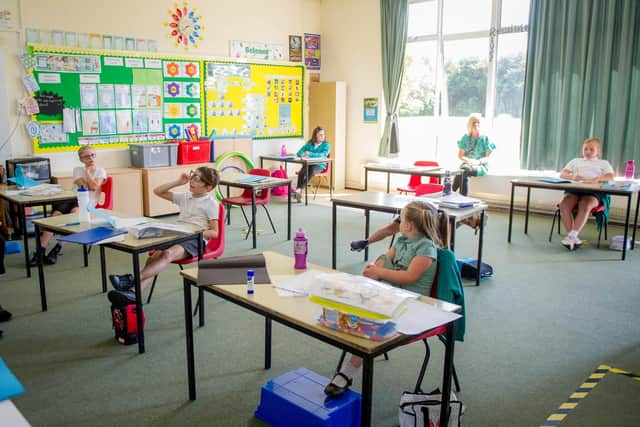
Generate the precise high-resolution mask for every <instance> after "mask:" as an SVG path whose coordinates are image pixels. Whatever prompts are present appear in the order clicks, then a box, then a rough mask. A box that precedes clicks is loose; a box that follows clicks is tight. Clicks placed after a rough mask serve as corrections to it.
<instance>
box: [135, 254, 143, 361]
mask: <svg viewBox="0 0 640 427" xmlns="http://www.w3.org/2000/svg"><path fill="white" fill-rule="evenodd" d="M132 256H133V278H134V287H135V290H136V313H137V316H136V318H137V324H138V353H140V354H142V353H144V325H143V323H142V291H141V290H140V254H138V253H137V252H134V253H133V254H132Z"/></svg>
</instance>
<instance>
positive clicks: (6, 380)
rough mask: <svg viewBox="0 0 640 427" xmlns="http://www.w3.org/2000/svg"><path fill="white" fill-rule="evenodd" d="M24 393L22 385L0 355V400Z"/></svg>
mask: <svg viewBox="0 0 640 427" xmlns="http://www.w3.org/2000/svg"><path fill="white" fill-rule="evenodd" d="M22 393H24V387H22V384H20V381H18V379H17V378H16V377H15V376H14V375H13V373H12V372H11V371H10V370H9V368H8V367H7V365H6V363H4V360H2V357H0V401H2V400H6V399H11V398H12V397H15V396H17V395H19V394H22Z"/></svg>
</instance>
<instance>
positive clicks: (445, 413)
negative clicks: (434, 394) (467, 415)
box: [440, 322, 455, 426]
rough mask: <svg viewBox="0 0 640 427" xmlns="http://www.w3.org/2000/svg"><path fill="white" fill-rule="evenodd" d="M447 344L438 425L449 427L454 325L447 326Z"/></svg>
mask: <svg viewBox="0 0 640 427" xmlns="http://www.w3.org/2000/svg"><path fill="white" fill-rule="evenodd" d="M446 336H447V342H446V343H445V352H444V373H443V378H442V403H441V405H440V425H441V426H446V425H449V400H450V398H451V373H452V371H453V351H454V348H455V339H454V338H455V325H454V323H453V322H451V323H449V325H447V332H446Z"/></svg>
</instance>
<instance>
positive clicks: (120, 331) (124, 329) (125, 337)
mask: <svg viewBox="0 0 640 427" xmlns="http://www.w3.org/2000/svg"><path fill="white" fill-rule="evenodd" d="M111 321H112V328H113V331H114V333H115V336H116V341H118V342H119V343H120V344H123V345H130V344H136V343H137V342H138V318H137V316H136V305H135V304H129V305H125V306H120V307H117V306H115V305H112V306H111ZM144 321H145V318H144V310H142V326H143V327H144Z"/></svg>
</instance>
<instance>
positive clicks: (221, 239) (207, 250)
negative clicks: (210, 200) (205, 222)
mask: <svg viewBox="0 0 640 427" xmlns="http://www.w3.org/2000/svg"><path fill="white" fill-rule="evenodd" d="M224 214H225V209H224V203H218V236H217V237H216V238H215V239H211V240H209V241H208V242H207V245H206V246H205V247H204V252H203V253H202V259H203V260H205V259H213V258H220V257H221V256H222V254H223V253H224V245H225V238H226V237H225V233H226V230H225V221H224ZM194 262H198V257H197V256H194V257H192V258H185V259H181V260H177V261H173V263H174V264H178V265H185V264H191V263H194Z"/></svg>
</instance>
